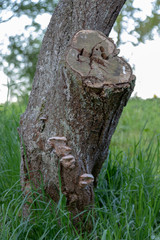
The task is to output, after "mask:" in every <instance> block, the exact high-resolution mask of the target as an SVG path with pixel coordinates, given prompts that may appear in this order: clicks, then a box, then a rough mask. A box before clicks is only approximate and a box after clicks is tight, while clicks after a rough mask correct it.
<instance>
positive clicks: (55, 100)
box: [20, 0, 135, 214]
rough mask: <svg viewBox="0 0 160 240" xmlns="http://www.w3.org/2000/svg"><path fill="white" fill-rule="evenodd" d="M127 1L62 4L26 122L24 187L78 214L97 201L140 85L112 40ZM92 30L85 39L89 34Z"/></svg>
mask: <svg viewBox="0 0 160 240" xmlns="http://www.w3.org/2000/svg"><path fill="white" fill-rule="evenodd" d="M124 3H125V0H119V1H117V0H99V1H95V0H74V1H72V0H61V1H60V2H59V4H58V6H57V8H56V9H55V12H54V14H53V16H52V18H51V21H50V24H49V26H48V29H47V32H46V34H45V37H44V40H43V43H42V47H41V51H40V55H39V60H38V64H37V70H36V74H35V78H34V82H33V87H32V92H31V95H30V99H29V104H28V107H27V110H26V112H25V113H24V114H23V115H22V116H21V122H20V136H21V143H22V148H21V152H22V158H21V184H22V189H23V190H24V192H27V191H28V189H29V188H30V184H33V186H34V187H36V188H37V189H40V183H41V181H42V180H43V185H44V188H45V191H46V193H47V194H49V196H50V197H51V198H52V199H53V200H54V201H56V202H57V201H58V200H59V177H58V166H60V176H61V190H62V192H63V193H64V194H65V195H66V197H67V204H68V208H69V209H70V211H71V212H72V213H73V214H76V213H78V212H80V211H82V210H84V208H85V207H86V206H89V205H92V204H93V201H94V194H93V184H95V185H96V179H97V176H98V174H99V172H100V169H101V167H102V164H103V162H104V161H105V159H106V157H107V154H108V148H109V144H110V140H111V137H112V135H113V133H114V130H115V128H116V126H117V123H118V120H119V118H120V115H121V112H122V110H123V107H124V106H125V105H126V103H127V101H128V99H129V97H130V95H131V93H132V91H133V87H134V81H135V78H134V77H133V76H132V70H131V68H130V66H129V65H128V64H127V63H126V62H125V61H124V59H122V58H119V57H117V54H118V52H119V51H118V50H117V49H116V46H115V44H114V43H113V41H112V40H111V39H109V38H107V37H106V36H108V34H109V32H110V31H111V28H112V26H113V24H114V22H115V20H116V17H117V16H118V14H119V11H120V9H121V7H122V6H123V4H124ZM83 30H85V31H83Z"/></svg>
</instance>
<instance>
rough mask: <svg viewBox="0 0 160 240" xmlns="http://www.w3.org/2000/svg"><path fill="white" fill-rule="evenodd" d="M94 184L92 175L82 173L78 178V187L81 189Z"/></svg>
mask: <svg viewBox="0 0 160 240" xmlns="http://www.w3.org/2000/svg"><path fill="white" fill-rule="evenodd" d="M93 182H94V177H93V175H92V174H88V173H84V174H83V175H81V176H80V181H79V186H80V187H81V188H84V187H86V186H87V185H89V184H91V183H93Z"/></svg>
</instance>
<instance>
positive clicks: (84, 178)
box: [48, 136, 94, 188]
mask: <svg viewBox="0 0 160 240" xmlns="http://www.w3.org/2000/svg"><path fill="white" fill-rule="evenodd" d="M48 143H49V144H50V145H51V146H52V148H53V149H54V152H55V154H56V155H57V156H58V157H59V158H60V163H61V165H62V167H64V169H66V170H73V169H74V168H75V166H76V160H75V158H74V156H73V155H72V154H71V151H72V149H71V148H70V147H69V146H67V139H66V137H58V136H56V137H51V138H49V139H48ZM93 182H94V177H93V176H92V174H88V173H84V174H82V175H81V176H80V177H79V187H80V188H85V187H86V186H87V185H89V184H91V183H93Z"/></svg>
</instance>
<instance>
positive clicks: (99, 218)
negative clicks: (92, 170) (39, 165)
mask: <svg viewBox="0 0 160 240" xmlns="http://www.w3.org/2000/svg"><path fill="white" fill-rule="evenodd" d="M24 109H25V106H24V105H23V104H22V105H19V104H11V105H10V104H8V105H7V106H4V105H3V106H0V239H2V240H12V239H13V240H17V239H18V240H21V239H23V240H24V239H27V240H35V239H36V240H37V239H39V240H42V239H45V240H50V239H52V240H53V239H58V240H59V239H60V240H61V239H64V240H69V239H71V240H72V239H74V240H75V239H78V240H83V239H85V240H91V239H95V240H99V239H100V240H114V239H115V240H120V239H126V240H129V239H130V240H145V239H147V240H149V239H155V240H158V239H160V174H159V172H160V168H159V166H160V127H159V119H160V99H151V100H141V99H136V98H135V99H131V100H130V101H129V103H128V105H127V107H126V108H125V109H124V111H123V114H122V117H121V119H120V122H119V124H118V127H117V129H116V132H115V134H114V136H113V138H112V142H111V146H110V152H109V156H108V158H107V160H106V162H105V163H104V166H103V168H102V171H101V174H100V175H99V183H98V186H97V189H95V210H94V211H89V212H87V213H86V214H84V216H85V220H84V223H83V224H82V223H81V224H80V226H79V229H78V230H76V229H75V228H74V226H73V224H72V222H71V221H70V215H69V212H68V211H67V209H66V206H65V203H66V200H65V198H64V196H63V195H61V198H60V201H59V203H58V205H56V204H54V203H52V201H51V200H50V201H49V202H48V201H46V196H45V195H43V192H42V194H39V193H37V192H36V191H35V190H31V192H30V193H29V194H30V196H29V197H30V198H32V203H30V205H31V206H30V207H31V209H32V210H31V211H30V215H29V216H28V218H26V219H23V217H22V208H23V205H24V204H25V202H26V201H27V196H26V198H23V195H22V192H21V187H20V176H19V169H20V144H19V137H18V132H17V127H18V125H19V117H20V115H21V113H22V112H23V111H24ZM87 222H90V223H91V225H92V228H90V231H87V230H85V226H86V225H87Z"/></svg>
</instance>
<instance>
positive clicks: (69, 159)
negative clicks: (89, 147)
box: [60, 155, 75, 169]
mask: <svg viewBox="0 0 160 240" xmlns="http://www.w3.org/2000/svg"><path fill="white" fill-rule="evenodd" d="M60 163H62V166H63V167H64V168H68V169H73V168H74V167H75V158H74V157H73V156H72V155H67V156H64V157H62V158H61V160H60Z"/></svg>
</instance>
